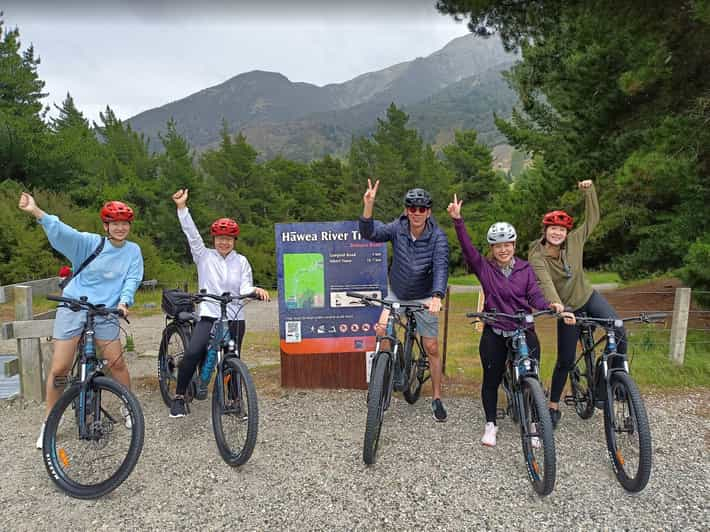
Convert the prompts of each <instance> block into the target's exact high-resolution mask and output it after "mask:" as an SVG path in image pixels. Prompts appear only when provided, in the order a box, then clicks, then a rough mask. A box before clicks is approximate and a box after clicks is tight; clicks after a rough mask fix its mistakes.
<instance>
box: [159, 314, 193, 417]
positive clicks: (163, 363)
mask: <svg viewBox="0 0 710 532" xmlns="http://www.w3.org/2000/svg"><path fill="white" fill-rule="evenodd" d="M189 340H190V335H189V332H188V331H187V330H186V328H185V327H184V326H182V325H180V324H178V323H176V322H172V323H169V324H168V326H167V327H166V328H165V330H164V331H163V339H162V340H161V342H160V349H159V350H158V383H159V384H160V395H161V396H162V397H163V402H164V403H165V404H166V405H167V406H168V408H170V406H172V404H173V399H174V397H175V388H176V387H177V379H178V370H179V368H180V364H181V363H182V359H183V357H184V356H185V352H186V351H187V345H188V343H189Z"/></svg>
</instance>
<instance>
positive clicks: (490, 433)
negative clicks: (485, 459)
mask: <svg viewBox="0 0 710 532" xmlns="http://www.w3.org/2000/svg"><path fill="white" fill-rule="evenodd" d="M496 434H498V427H497V426H496V424H495V423H493V422H491V421H489V422H488V423H486V431H485V432H484V433H483V437H482V438H481V443H482V444H483V445H485V446H486V447H495V446H496Z"/></svg>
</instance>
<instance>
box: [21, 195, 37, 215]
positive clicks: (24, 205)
mask: <svg viewBox="0 0 710 532" xmlns="http://www.w3.org/2000/svg"><path fill="white" fill-rule="evenodd" d="M17 206H18V207H19V208H20V209H21V210H23V211H25V212H29V213H30V214H32V213H33V211H34V210H35V209H36V208H37V204H36V203H35V199H34V198H33V197H32V195H31V194H28V193H27V192H23V193H22V194H20V202H19V203H18V205H17Z"/></svg>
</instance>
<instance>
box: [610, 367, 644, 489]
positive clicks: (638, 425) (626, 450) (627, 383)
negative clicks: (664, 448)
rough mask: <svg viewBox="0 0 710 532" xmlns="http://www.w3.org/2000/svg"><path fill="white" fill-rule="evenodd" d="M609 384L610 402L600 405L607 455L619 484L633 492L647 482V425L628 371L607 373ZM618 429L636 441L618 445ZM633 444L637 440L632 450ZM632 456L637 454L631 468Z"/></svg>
mask: <svg viewBox="0 0 710 532" xmlns="http://www.w3.org/2000/svg"><path fill="white" fill-rule="evenodd" d="M609 384H610V385H611V396H612V399H613V401H612V403H611V404H609V401H606V403H607V404H606V405H605V408H604V433H605V435H606V442H607V449H608V451H609V458H610V459H611V463H612V466H613V468H614V474H615V475H616V478H617V480H618V481H619V483H620V484H621V485H622V486H623V488H624V489H625V490H626V491H630V492H633V493H637V492H639V491H641V490H642V489H644V488H645V487H646V484H648V480H649V478H650V477H651V467H652V462H653V457H652V454H653V449H652V441H651V428H650V425H649V423H648V416H647V414H646V407H645V405H644V403H643V399H642V398H641V393H640V392H639V389H638V386H636V383H635V382H634V380H633V379H632V378H631V376H630V375H629V374H627V373H625V372H622V371H615V372H614V373H612V375H611V379H610V381H609ZM617 401H618V402H619V403H622V404H624V405H625V407H626V408H617V407H616V403H617ZM619 406H621V405H619ZM618 414H621V416H622V418H623V420H622V421H623V429H621V431H620V430H619V428H618V426H619V423H618V422H619V421H620V419H619V416H618ZM627 414H628V415H627ZM622 431H623V432H627V431H631V432H630V436H631V437H632V438H633V439H634V440H636V437H637V439H638V441H637V442H636V441H633V442H629V443H630V445H629V446H628V447H627V446H622V445H620V442H621V440H622V438H621V437H620V436H621V432H622ZM634 443H637V449H636V450H634V448H633V444H634ZM634 455H637V456H638V458H637V460H636V462H637V465H636V467H635V468H634V466H633V462H631V463H630V458H631V457H632V456H634ZM633 469H635V470H636V471H633ZM630 473H633V476H632V475H631V474H630Z"/></svg>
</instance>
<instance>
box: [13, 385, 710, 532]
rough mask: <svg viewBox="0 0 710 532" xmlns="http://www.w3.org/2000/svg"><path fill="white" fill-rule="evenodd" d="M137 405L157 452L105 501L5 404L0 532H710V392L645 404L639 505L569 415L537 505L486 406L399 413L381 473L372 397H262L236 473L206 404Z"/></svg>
mask: <svg viewBox="0 0 710 532" xmlns="http://www.w3.org/2000/svg"><path fill="white" fill-rule="evenodd" d="M136 392H137V395H138V397H139V399H140V401H141V403H142V405H143V409H144V413H145V419H146V441H145V447H144V449H143V453H142V456H141V458H140V461H139V462H138V465H137V467H136V469H135V470H134V472H133V474H132V475H131V476H130V477H129V478H128V480H127V481H126V482H125V483H124V484H123V485H122V486H120V487H119V488H118V489H117V490H116V491H114V492H113V493H111V494H109V495H108V496H106V497H104V498H103V499H101V500H99V501H79V500H75V499H71V498H69V497H67V496H66V495H64V494H63V493H61V492H59V491H58V490H57V489H56V488H55V487H54V484H53V483H52V482H51V481H50V479H49V478H48V476H47V473H46V470H45V468H44V465H43V463H42V460H41V457H40V453H39V451H37V450H36V449H34V447H33V444H34V439H35V438H36V432H37V429H38V426H39V423H40V421H41V418H42V412H43V409H42V407H41V406H40V405H37V404H31V403H23V402H21V401H10V402H4V403H0V448H2V450H3V452H2V462H3V469H4V471H3V473H4V474H3V481H2V483H0V507H2V509H3V511H2V512H1V513H0V530H50V529H51V530H64V529H69V528H73V529H80V530H86V529H109V530H119V529H121V530H124V529H130V530H133V529H160V530H178V529H184V528H188V527H199V528H200V529H204V530H216V529H224V528H227V527H229V528H232V527H235V526H237V527H240V528H242V529H245V530H280V529H293V530H322V529H328V530H346V529H347V530H374V529H377V530H414V529H424V530H464V529H499V530H502V529H505V530H509V529H559V530H569V529H578V530H588V529H612V530H615V529H654V530H658V529H665V530H708V528H710V508H709V506H708V504H709V503H708V485H709V481H710V460H709V458H708V446H709V442H710V437H709V433H710V420H709V415H710V410H709V409H708V404H709V402H710V393H709V392H707V391H703V392H697V393H691V394H684V395H674V396H663V397H661V396H656V397H647V398H646V399H647V405H648V407H649V410H650V419H651V423H652V430H653V436H654V469H653V473H652V476H651V481H650V482H649V485H648V486H647V487H646V489H645V490H644V491H643V492H642V493H641V494H638V495H630V494H627V493H626V492H624V491H623V489H622V488H621V487H620V486H619V484H618V483H617V482H616V480H615V478H614V476H613V473H612V470H611V466H610V464H609V460H608V458H607V456H606V450H605V443H604V436H603V424H602V418H601V416H600V415H599V413H596V414H595V416H594V417H593V418H592V419H591V420H589V421H582V420H580V419H578V418H577V417H576V415H575V414H574V413H573V411H572V410H570V409H565V410H564V417H563V419H562V423H561V426H560V429H559V430H558V432H557V433H556V443H557V458H558V476H557V485H556V488H555V491H554V492H553V493H552V494H551V495H550V496H549V497H547V498H544V499H541V498H539V497H538V496H536V495H535V494H534V493H533V491H532V489H531V487H530V485H529V483H528V481H527V478H526V473H525V469H524V464H523V460H522V456H521V453H520V444H519V438H518V435H517V431H516V429H515V428H514V427H513V425H512V423H511V422H510V420H504V421H502V422H501V430H500V432H499V445H498V447H496V448H495V449H488V448H484V447H482V446H481V445H480V444H479V443H478V438H479V437H480V432H481V428H482V425H483V413H482V409H481V407H480V402H479V401H478V400H477V399H474V398H452V399H449V400H448V401H447V405H448V407H449V413H450V418H449V422H448V423H444V424H437V423H435V422H434V421H433V420H432V419H431V414H430V410H429V405H428V401H423V400H420V402H419V403H417V404H416V405H414V406H409V405H407V404H406V403H405V402H404V401H402V400H398V399H395V400H393V403H392V405H391V408H390V410H389V411H388V412H387V414H386V416H385V424H384V427H383V435H382V440H381V443H380V451H379V453H378V463H377V464H376V465H375V466H373V467H369V468H368V467H365V466H364V465H363V462H362V437H363V430H364V424H365V392H362V391H360V392H354V391H307V392H305V391H292V390H285V391H283V392H281V393H280V394H277V395H276V396H269V397H266V396H262V397H260V401H259V406H260V410H261V412H260V425H259V439H258V442H257V446H256V449H255V452H254V454H253V455H252V457H251V460H250V461H249V462H248V463H247V464H246V465H245V466H242V467H241V468H238V469H232V468H230V467H229V466H227V465H226V464H225V463H223V462H222V460H221V458H220V457H219V454H218V452H217V449H216V446H215V443H214V439H213V436H212V429H211V424H210V418H209V402H201V403H193V404H194V406H193V410H192V414H191V415H190V416H188V417H186V418H182V419H178V420H173V419H170V418H169V417H168V415H167V410H166V408H165V407H164V405H163V404H162V401H161V399H160V394H159V393H158V392H157V391H156V390H155V389H153V388H152V387H150V386H147V385H145V386H143V387H138V388H137V390H136Z"/></svg>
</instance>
